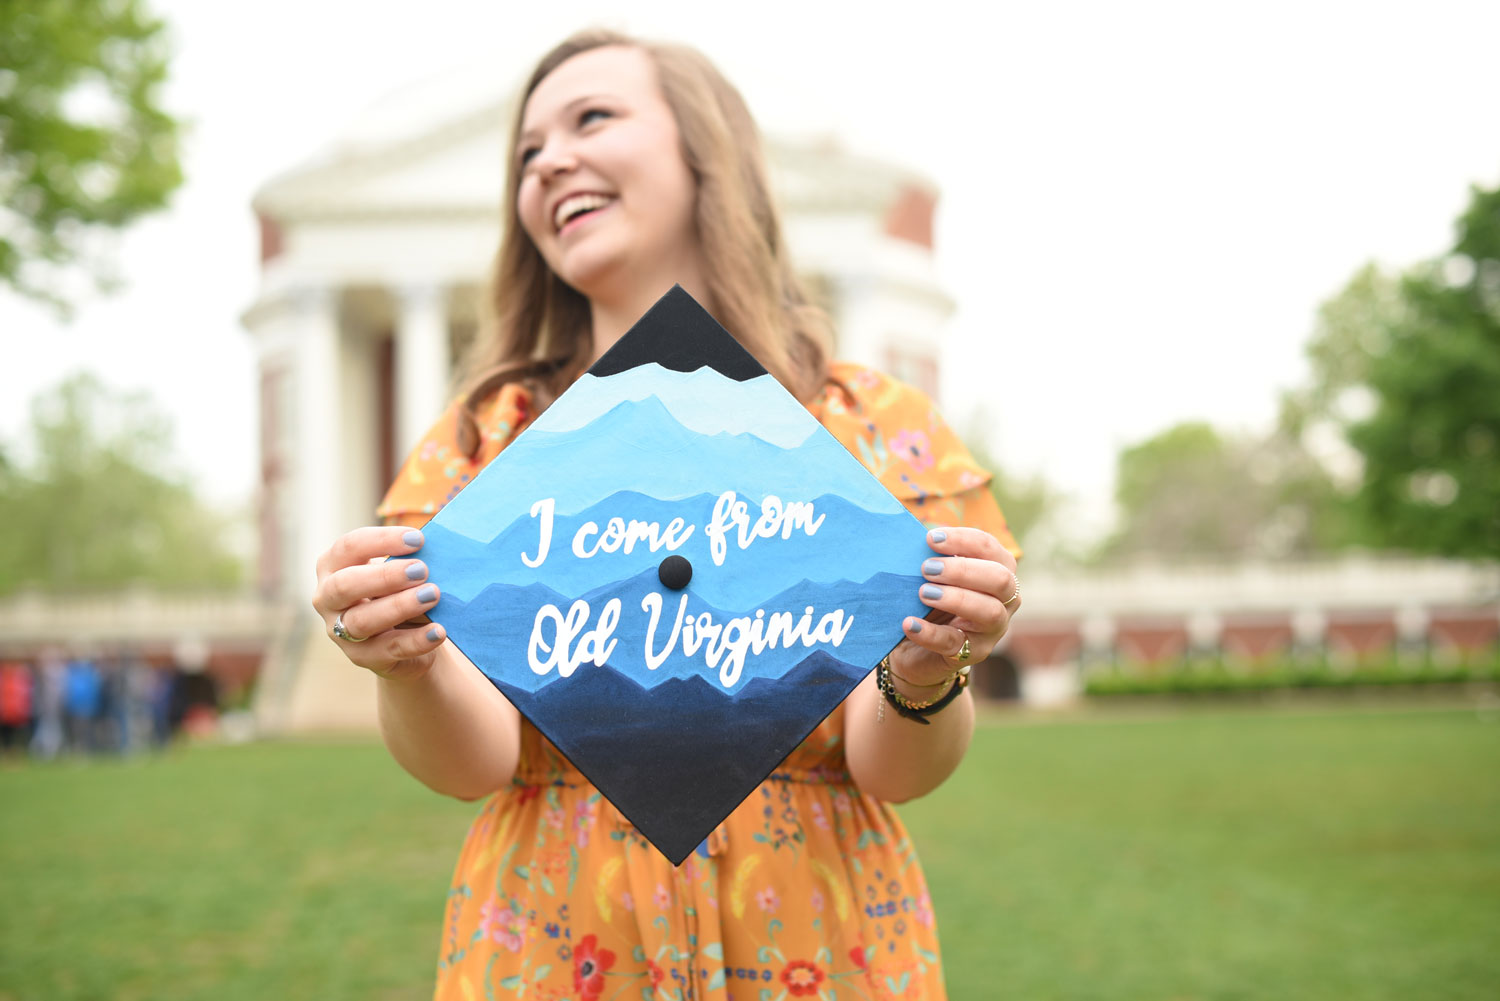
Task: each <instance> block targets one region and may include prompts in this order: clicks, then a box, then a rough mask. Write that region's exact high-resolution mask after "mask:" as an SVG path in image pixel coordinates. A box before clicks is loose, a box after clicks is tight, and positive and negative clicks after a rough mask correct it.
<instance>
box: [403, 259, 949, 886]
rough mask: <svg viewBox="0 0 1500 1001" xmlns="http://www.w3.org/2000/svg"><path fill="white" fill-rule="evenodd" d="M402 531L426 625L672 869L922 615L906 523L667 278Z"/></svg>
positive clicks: (919, 550) (901, 511)
mask: <svg viewBox="0 0 1500 1001" xmlns="http://www.w3.org/2000/svg"><path fill="white" fill-rule="evenodd" d="M423 533H424V536H425V543H424V545H423V547H422V550H421V557H422V559H423V560H425V561H426V562H427V564H428V566H429V568H430V574H431V579H433V580H440V581H442V582H443V593H442V598H441V600H440V601H439V602H438V604H437V606H436V607H435V608H434V609H433V610H432V611H431V612H429V613H428V614H429V617H430V618H432V619H433V620H435V621H437V622H440V623H441V624H442V625H443V627H444V628H445V629H446V630H447V632H448V636H449V638H450V639H451V640H452V641H453V643H454V644H455V645H457V646H458V648H459V649H460V650H462V651H463V652H464V654H465V655H466V656H467V657H468V658H469V659H470V660H471V661H473V662H474V664H475V665H476V666H477V667H478V668H479V669H480V670H481V671H483V672H484V673H485V675H486V676H487V677H488V678H489V679H490V680H491V681H492V682H494V684H495V686H496V687H497V688H499V689H500V691H501V692H503V693H504V694H505V696H506V697H507V698H508V699H509V700H510V701H511V702H512V703H513V704H514V705H515V706H516V708H517V709H518V710H520V711H521V712H522V713H523V714H524V715H525V716H526V717H527V718H528V719H529V720H531V722H532V723H533V724H535V725H536V727H537V728H538V729H539V730H540V731H541V732H542V733H543V734H544V735H545V736H546V737H547V739H548V740H550V741H552V743H553V744H555V745H556V746H557V748H558V749H559V750H560V751H561V752H562V753H563V754H565V755H566V756H567V757H568V759H569V760H570V761H572V762H573V764H574V765H575V766H576V767H577V768H578V770H579V771H580V772H582V773H583V774H584V775H585V776H587V778H588V779H589V781H591V782H592V783H593V784H594V785H595V786H596V787H597V788H598V789H599V791H600V792H601V793H602V794H603V795H604V796H605V797H607V798H608V799H609V800H610V802H612V803H613V804H614V805H615V807H616V808H618V809H619V811H620V812H621V813H622V814H623V815H624V816H625V817H626V818H627V819H628V820H630V821H631V823H633V824H634V825H635V827H636V829H637V830H639V831H640V832H641V833H642V834H643V835H644V836H645V837H646V838H647V839H649V840H650V841H651V842H652V844H654V845H655V846H656V847H657V848H658V849H659V850H660V851H661V852H662V854H663V855H665V856H666V857H667V858H668V859H670V860H671V861H672V862H673V863H674V864H680V863H681V862H682V860H683V859H685V858H686V857H687V856H688V854H689V853H691V852H692V850H693V849H694V848H695V847H697V846H698V844H699V843H700V842H701V841H702V840H703V839H704V838H705V837H707V836H708V834H709V833H710V832H712V831H713V829H714V827H715V826H716V825H717V824H718V823H719V822H720V821H722V820H723V819H724V818H725V817H726V816H728V815H729V813H730V812H731V811H733V810H734V808H735V807H736V806H738V805H739V804H740V802H741V801H742V800H744V799H745V797H746V796H748V795H749V794H750V793H751V792H753V791H754V790H755V788H756V787H757V786H758V785H759V784H760V783H761V782H762V781H764V780H765V778H766V777H767V776H768V775H770V774H771V772H772V771H773V770H774V769H775V768H776V766H777V765H778V764H780V763H781V761H782V760H783V759H784V758H785V757H786V756H787V755H788V754H789V753H790V752H791V751H792V750H793V749H794V748H795V747H796V746H797V745H798V744H799V743H800V742H801V741H802V740H803V738H805V737H806V736H807V735H808V734H809V733H810V732H812V730H813V729H814V728H816V727H817V725H818V724H819V723H820V722H822V721H823V719H824V718H825V717H827V715H828V714H829V713H830V712H832V711H833V710H834V709H835V708H836V707H837V706H838V704H839V703H840V702H841V701H843V699H844V698H845V697H846V696H848V694H849V693H850V692H851V691H852V690H853V689H854V687H855V685H857V684H858V683H859V681H860V680H861V679H862V678H863V677H864V676H865V675H866V674H868V673H869V672H870V670H871V669H872V668H873V667H874V666H875V665H876V664H878V663H879V662H880V659H881V658H882V657H884V656H885V655H886V654H887V653H889V652H890V651H891V650H892V649H893V648H894V647H895V645H896V644H897V643H899V642H900V640H901V637H902V634H901V622H902V619H903V618H904V617H905V616H907V615H917V616H921V615H924V614H926V612H927V611H928V609H927V607H926V606H925V605H923V604H922V603H921V602H920V601H918V600H917V589H918V588H919V586H920V585H921V577H920V576H918V575H917V574H916V573H915V572H914V571H915V569H916V568H917V567H918V566H919V565H920V564H921V562H922V560H923V559H924V558H925V557H927V556H930V555H931V551H930V549H929V548H928V546H927V544H926V540H925V530H924V528H923V526H922V524H921V523H920V522H918V521H917V520H916V519H915V518H913V517H912V516H911V514H909V513H908V512H907V511H906V509H905V508H904V507H902V505H901V503H900V502H899V501H898V500H896V499H895V498H894V497H893V496H891V494H890V493H889V492H888V491H886V489H885V488H884V487H883V486H881V484H880V482H879V481H878V480H876V479H875V477H874V476H872V475H871V474H870V473H869V472H868V471H867V470H866V469H865V468H864V467H863V466H862V465H860V463H859V461H858V460H857V459H855V458H854V456H853V455H851V454H850V453H849V451H848V450H847V449H845V448H844V446H843V445H841V444H839V442H838V441H837V440H836V439H835V438H834V437H833V436H832V435H830V434H829V433H828V432H827V431H826V430H824V428H823V427H822V425H820V424H819V423H818V422H817V420H816V419H814V418H813V416H812V415H811V414H810V413H808V411H807V410H806V408H804V407H803V405H802V404H800V403H798V402H797V400H796V399H795V398H794V397H793V396H792V395H791V394H790V393H788V392H787V391H786V390H785V389H784V388H783V387H782V386H781V384H780V383H778V382H777V381H776V380H775V378H774V377H772V376H771V375H770V374H768V373H767V372H766V370H765V368H763V367H762V366H761V364H760V363H759V362H757V361H756V360H755V358H754V357H752V356H751V355H750V353H749V352H747V351H746V350H745V349H744V348H743V347H741V346H740V344H739V343H738V342H737V341H735V339H734V338H733V337H731V336H730V335H729V333H728V332H727V331H725V330H724V328H723V327H721V326H720V325H719V324H718V323H717V322H716V321H715V320H714V318H713V317H712V316H710V315H709V314H708V313H707V312H706V311H705V310H704V309H703V308H702V307H701V306H700V305H699V304H698V303H697V301H696V300H694V299H693V297H692V296H690V295H689V294H688V293H687V292H685V291H683V290H682V288H681V287H680V286H677V287H674V288H673V289H672V290H671V291H670V292H668V293H667V294H666V295H665V296H663V297H662V298H661V299H660V300H659V301H658V302H657V303H656V304H655V305H654V306H652V307H651V309H650V310H649V311H648V312H647V313H646V315H645V316H643V317H642V318H641V319H640V320H639V321H638V322H637V323H636V324H635V326H634V327H632V328H631V329H630V330H629V331H628V332H627V333H626V334H625V335H624V336H623V337H622V338H620V340H619V341H618V342H617V343H616V344H615V345H614V347H613V348H611V349H610V350H609V351H608V352H607V353H606V354H605V355H604V356H603V357H602V358H600V359H599V361H598V362H596V363H595V364H594V366H593V368H591V369H590V370H589V371H588V372H587V373H586V374H584V375H583V376H581V377H580V378H579V379H578V381H577V382H576V383H574V384H573V386H572V387H570V388H569V389H568V390H567V391H566V392H565V393H563V394H562V395H561V396H560V397H558V399H557V401H556V402H555V403H553V404H552V406H550V407H549V408H547V410H546V411H545V412H544V413H542V415H541V416H540V417H538V418H537V419H536V421H535V422H533V423H532V425H531V426H530V427H529V428H527V429H526V431H525V432H523V433H522V434H521V435H520V436H518V437H517V438H516V440H515V441H514V442H512V443H511V444H510V446H509V447H507V448H506V449H505V450H504V451H503V452H501V453H500V455H499V456H498V457H496V458H495V459H494V460H493V461H492V462H491V463H490V464H489V465H488V466H487V467H485V469H484V470H483V471H482V472H481V473H480V474H479V475H478V476H476V477H475V478H474V480H473V481H472V482H471V483H470V484H469V485H468V486H467V487H466V488H465V489H464V490H463V492H462V493H460V494H459V495H458V496H457V497H456V498H454V499H453V500H452V501H451V502H449V503H448V505H447V506H446V507H444V508H443V509H442V510H441V511H440V512H439V513H438V514H437V516H436V517H435V518H434V519H433V520H432V521H431V522H429V523H428V524H427V526H426V528H424V529H423Z"/></svg>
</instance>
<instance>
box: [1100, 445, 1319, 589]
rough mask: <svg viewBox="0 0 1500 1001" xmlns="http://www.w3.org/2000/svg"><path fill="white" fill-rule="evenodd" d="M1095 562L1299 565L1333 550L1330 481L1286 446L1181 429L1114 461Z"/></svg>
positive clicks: (1297, 451)
mask: <svg viewBox="0 0 1500 1001" xmlns="http://www.w3.org/2000/svg"><path fill="white" fill-rule="evenodd" d="M1115 501H1116V504H1117V506H1118V508H1119V512H1120V526H1119V528H1118V529H1117V530H1116V532H1115V533H1114V534H1113V535H1112V536H1111V537H1110V538H1109V539H1108V540H1107V541H1106V542H1105V543H1104V545H1103V546H1102V547H1101V549H1100V552H1099V553H1098V558H1099V559H1100V560H1103V561H1120V560H1127V559H1134V558H1139V557H1143V556H1152V557H1157V558H1162V559H1171V560H1195V559H1243V558H1247V557H1287V556H1307V555H1310V554H1312V553H1316V552H1319V551H1322V550H1324V549H1327V548H1329V547H1331V546H1332V545H1334V544H1335V539H1336V528H1335V527H1334V526H1336V525H1337V521H1338V519H1337V518H1336V517H1333V516H1332V507H1333V505H1334V504H1335V503H1336V495H1335V491H1334V488H1333V484H1332V482H1331V481H1330V480H1329V478H1328V476H1327V474H1326V473H1324V472H1323V470H1322V469H1321V467H1320V466H1319V465H1318V464H1317V463H1316V462H1315V461H1313V459H1312V457H1311V456H1309V455H1308V454H1307V452H1306V451H1305V450H1304V449H1302V448H1301V447H1300V446H1299V445H1298V443H1297V442H1296V441H1295V439H1292V438H1288V437H1286V436H1284V435H1281V434H1272V435H1269V436H1267V437H1264V438H1258V437H1252V436H1232V435H1230V436H1226V435H1224V434H1221V433H1220V432H1218V431H1216V430H1215V429H1214V428H1212V427H1210V426H1209V425H1208V424H1204V423H1201V422H1188V423H1184V424H1178V425H1176V426H1175V427H1172V428H1168V429H1167V430H1166V431H1163V432H1161V433H1160V434H1158V435H1155V436H1154V437H1152V438H1150V439H1148V440H1146V441H1144V442H1142V443H1140V444H1138V445H1134V446H1131V447H1130V448H1127V449H1125V450H1124V451H1122V452H1121V453H1120V456H1119V460H1118V466H1117V469H1116V476H1115Z"/></svg>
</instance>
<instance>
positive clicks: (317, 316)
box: [283, 288, 351, 599]
mask: <svg viewBox="0 0 1500 1001" xmlns="http://www.w3.org/2000/svg"><path fill="white" fill-rule="evenodd" d="M288 306H289V308H290V314H291V315H290V316H289V317H288V321H289V324H290V326H291V331H290V333H291V334H292V335H293V336H294V337H295V348H294V349H293V350H294V353H293V357H294V358H295V362H294V365H295V371H294V375H293V380H294V382H295V385H296V389H295V391H294V392H295V396H294V397H293V399H294V400H295V408H296V413H295V416H294V418H293V419H294V420H295V422H296V423H295V424H294V428H295V430H294V431H293V434H292V440H293V441H294V442H295V445H294V446H293V456H294V459H293V461H294V462H295V463H296V466H295V469H296V483H297V487H296V499H297V500H296V505H295V514H296V518H297V520H296V522H295V523H294V524H293V525H288V526H286V528H287V530H289V531H292V532H294V533H295V538H296V542H295V545H294V546H292V547H291V553H292V560H291V563H292V565H291V566H289V567H284V568H283V572H284V573H285V574H286V580H287V587H286V591H287V594H288V596H289V597H298V598H309V599H310V598H311V597H312V591H313V585H314V583H315V582H316V578H315V575H314V567H315V565H316V563H317V559H318V556H319V555H320V554H322V553H323V551H324V550H326V549H327V548H328V546H329V545H330V544H332V542H333V540H334V539H336V538H338V536H339V535H340V534H342V533H343V532H344V531H345V530H347V528H349V527H351V526H346V525H343V524H342V523H341V521H342V519H341V518H340V513H341V512H342V510H343V507H344V505H343V486H344V485H343V483H342V482H341V476H340V467H341V463H340V462H339V449H340V447H341V443H342V441H343V433H344V429H343V428H341V427H340V426H339V413H340V406H341V398H342V395H343V386H342V377H343V373H342V372H341V371H340V370H339V363H338V362H339V321H338V298H337V296H336V295H335V294H334V292H333V290H332V289H328V288H303V289H297V290H295V291H293V292H292V293H290V295H289V297H288Z"/></svg>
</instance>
